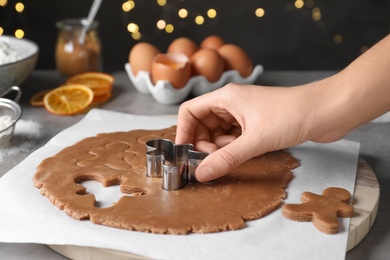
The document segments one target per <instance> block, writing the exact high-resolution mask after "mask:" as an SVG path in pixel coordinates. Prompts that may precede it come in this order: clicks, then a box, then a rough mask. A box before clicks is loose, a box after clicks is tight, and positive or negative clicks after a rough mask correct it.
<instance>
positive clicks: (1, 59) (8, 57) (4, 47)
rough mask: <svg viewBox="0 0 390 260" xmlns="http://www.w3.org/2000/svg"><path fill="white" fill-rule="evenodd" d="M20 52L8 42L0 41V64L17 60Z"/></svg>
mask: <svg viewBox="0 0 390 260" xmlns="http://www.w3.org/2000/svg"><path fill="white" fill-rule="evenodd" d="M20 58H21V57H20V54H19V53H18V52H17V51H16V50H14V49H13V48H11V46H9V44H7V43H5V42H1V41H0V65H3V64H6V63H10V62H15V61H17V60H19V59H20Z"/></svg>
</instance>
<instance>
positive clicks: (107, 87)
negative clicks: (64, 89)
mask: <svg viewBox="0 0 390 260" xmlns="http://www.w3.org/2000/svg"><path fill="white" fill-rule="evenodd" d="M113 83H114V77H113V76H111V75H109V74H106V73H102V72H85V73H82V74H78V75H75V76H73V77H71V78H69V79H68V80H67V81H66V84H81V85H86V86H88V87H90V88H91V89H92V91H93V93H94V94H95V95H96V96H99V95H103V94H106V93H108V92H111V90H112V85H113Z"/></svg>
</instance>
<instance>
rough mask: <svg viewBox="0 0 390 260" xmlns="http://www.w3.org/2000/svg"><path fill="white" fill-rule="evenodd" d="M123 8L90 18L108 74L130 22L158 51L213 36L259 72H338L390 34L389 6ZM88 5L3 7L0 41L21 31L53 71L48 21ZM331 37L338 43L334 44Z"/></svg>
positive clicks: (113, 4) (117, 64) (114, 0)
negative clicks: (182, 39) (169, 27)
mask: <svg viewBox="0 0 390 260" xmlns="http://www.w3.org/2000/svg"><path fill="white" fill-rule="evenodd" d="M16 2H22V3H23V4H24V6H25V8H24V11H23V12H21V13H18V12H16V11H15V8H14V6H15V3H16ZM124 2H126V1H125V0H105V1H103V3H102V6H101V8H100V10H99V12H98V14H97V18H96V19H97V20H98V21H99V22H100V27H99V33H100V37H101V40H102V45H103V63H104V70H105V71H108V72H110V71H114V70H122V69H123V66H124V64H125V63H126V62H127V59H128V53H129V51H130V49H131V47H132V46H133V45H134V44H135V43H137V42H138V41H136V40H134V39H133V38H132V37H131V34H130V33H129V32H128V31H127V29H126V28H127V24H128V23H130V22H134V23H137V24H138V25H139V27H140V31H141V33H142V36H143V37H142V39H141V41H147V42H150V43H152V44H155V45H156V46H158V47H159V48H160V49H161V50H163V51H165V50H166V48H167V46H168V45H169V43H170V42H171V41H172V40H173V39H175V38H177V37H179V36H186V37H189V38H191V39H193V40H194V41H195V42H197V43H200V41H201V40H202V39H203V38H205V37H206V36H208V35H211V34H217V35H220V36H221V37H223V38H224V39H225V40H226V41H227V42H231V43H235V44H238V45H239V46H241V47H242V48H244V49H245V50H246V51H247V52H248V53H249V54H250V56H251V57H252V60H253V62H254V63H255V64H262V65H263V66H264V68H265V69H266V70H317V69H325V70H328V69H329V70H338V69H342V68H343V67H345V66H346V65H348V64H349V63H350V62H351V61H352V60H353V59H355V58H356V57H357V56H358V55H360V54H361V53H362V52H364V51H365V50H366V49H367V48H369V47H371V46H372V45H373V44H375V43H376V42H377V41H378V40H380V39H381V38H383V37H384V36H386V35H387V34H388V33H389V30H390V1H389V0H322V1H320V0H318V1H317V0H306V1H304V3H305V5H304V6H303V7H302V8H300V9H298V8H296V7H295V6H294V3H295V0H257V1H254V0H247V1H245V0H243V1H237V0H236V1H234V0H223V1H221V0H168V1H167V4H166V5H165V6H159V5H158V4H157V1H156V0H134V2H135V8H134V9H133V10H131V11H130V12H124V11H123V10H122V4H123V3H124ZM91 4H92V0H88V1H87V0H77V1H76V0H66V1H64V0H18V1H14V0H8V2H7V4H6V5H5V6H0V27H1V28H3V34H5V35H13V34H14V31H15V30H16V29H22V30H24V32H25V38H28V39H31V40H33V41H35V42H37V43H38V45H39V46H40V56H39V60H38V64H37V69H54V46H55V42H56V37H57V29H56V27H55V22H56V21H58V20H61V19H65V18H80V17H86V16H87V14H88V12H89V8H90V6H91ZM258 7H261V8H263V9H264V10H265V16H264V17H262V18H258V17H256V16H255V15H254V11H255V9H256V8H258ZM180 8H186V9H188V11H189V17H188V18H186V19H181V18H178V17H177V11H178V10H179V9H180ZM209 8H214V9H216V10H217V17H216V18H215V19H210V18H208V17H207V16H206V14H205V13H206V11H207V9H209ZM315 10H319V11H320V14H321V19H320V20H317V21H316V20H314V19H313V12H314V11H315ZM198 14H201V15H203V16H204V17H205V23H204V24H203V25H196V24H195V23H194V22H193V19H194V17H195V16H196V15H198ZM159 19H164V20H166V21H167V22H168V23H171V24H173V25H174V26H175V31H174V32H173V33H171V34H168V33H166V32H164V31H160V30H158V29H156V28H155V24H156V21H157V20H159ZM337 35H339V36H341V39H342V41H341V42H336V41H335V40H334V39H335V36H337ZM389 51H390V50H389Z"/></svg>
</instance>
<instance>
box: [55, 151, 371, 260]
mask: <svg viewBox="0 0 390 260" xmlns="http://www.w3.org/2000/svg"><path fill="white" fill-rule="evenodd" d="M358 164H359V165H358V170H357V173H356V184H355V193H354V196H353V207H354V216H353V217H352V218H351V222H350V225H349V235H348V243H347V249H346V250H347V252H348V251H349V250H351V249H352V248H354V247H355V246H357V245H358V244H359V243H360V241H362V240H363V238H364V237H365V236H366V235H367V233H368V231H370V229H371V227H372V225H373V223H374V220H375V217H376V214H377V212H378V205H379V183H378V179H377V178H376V175H375V173H374V172H373V170H372V169H371V168H370V166H369V165H368V164H367V163H366V162H365V161H364V160H363V159H362V158H359V162H358ZM48 247H50V248H51V249H53V250H54V251H56V252H57V253H59V254H61V255H63V256H65V257H68V258H70V259H75V260H78V259H80V260H81V259H95V260H100V259H117V260H122V259H123V260H124V259H134V260H143V259H149V258H146V257H143V256H138V255H134V254H131V253H126V252H119V251H114V250H111V249H104V248H94V247H82V246H74V245H48Z"/></svg>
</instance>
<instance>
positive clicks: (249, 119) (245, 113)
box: [176, 84, 311, 182]
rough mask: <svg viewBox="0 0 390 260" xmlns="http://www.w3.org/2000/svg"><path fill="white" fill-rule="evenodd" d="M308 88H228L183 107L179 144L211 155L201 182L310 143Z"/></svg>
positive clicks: (201, 169) (201, 172) (203, 167)
mask: <svg viewBox="0 0 390 260" xmlns="http://www.w3.org/2000/svg"><path fill="white" fill-rule="evenodd" d="M304 89H305V88H304V87H291V88H289V87H261V86H253V85H249V86H240V85H236V84H228V85H226V86H225V87H223V88H220V89H218V90H216V91H214V92H211V93H208V94H205V95H202V96H200V97H197V98H194V99H192V100H190V101H187V102H185V103H183V104H182V105H181V107H180V109H179V114H178V124H177V132H176V143H179V144H183V143H193V144H194V145H195V148H196V149H197V150H199V151H203V152H209V153H210V155H209V156H207V157H206V158H205V159H204V160H203V162H202V163H201V164H200V165H199V166H198V168H197V170H196V173H195V174H196V178H197V179H198V181H201V182H207V181H211V180H213V179H216V178H218V177H221V176H223V175H225V174H227V173H229V172H230V171H231V170H232V169H234V168H236V167H237V166H239V165H240V164H242V163H243V162H245V161H247V160H249V159H251V158H253V157H255V156H258V155H261V154H263V153H266V152H268V151H273V150H278V149H283V148H288V147H291V146H294V145H296V144H299V143H302V142H304V141H306V140H308V138H310V133H311V132H310V127H309V126H310V125H309V124H308V121H307V120H308V119H309V113H310V112H311V110H310V109H308V105H309V104H307V102H306V100H305V99H306V98H307V96H306V95H305V94H304V93H305V91H304ZM309 103H311V102H309Z"/></svg>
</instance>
